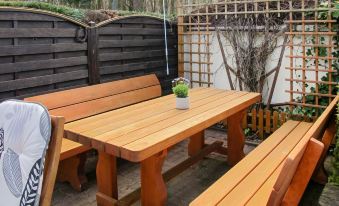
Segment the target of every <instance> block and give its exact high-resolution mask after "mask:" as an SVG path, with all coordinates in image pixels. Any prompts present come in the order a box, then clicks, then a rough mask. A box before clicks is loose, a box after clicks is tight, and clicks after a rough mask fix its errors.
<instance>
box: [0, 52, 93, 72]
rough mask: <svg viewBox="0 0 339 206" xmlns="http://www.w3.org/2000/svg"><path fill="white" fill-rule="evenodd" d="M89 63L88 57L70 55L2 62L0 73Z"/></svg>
mask: <svg viewBox="0 0 339 206" xmlns="http://www.w3.org/2000/svg"><path fill="white" fill-rule="evenodd" d="M85 64H87V57H86V56H80V57H69V58H60V59H48V60H37V61H28V62H15V63H5V64H0V74H8V73H15V72H24V71H35V70H40V69H52V68H60V67H70V66H77V65H85Z"/></svg>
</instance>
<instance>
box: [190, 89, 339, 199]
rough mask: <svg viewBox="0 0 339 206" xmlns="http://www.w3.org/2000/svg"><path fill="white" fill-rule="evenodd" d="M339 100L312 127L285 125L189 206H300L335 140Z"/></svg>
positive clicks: (296, 123) (289, 122) (336, 99)
mask: <svg viewBox="0 0 339 206" xmlns="http://www.w3.org/2000/svg"><path fill="white" fill-rule="evenodd" d="M337 101H338V96H337V97H336V98H335V99H334V100H333V101H332V102H331V104H330V105H329V106H328V107H327V108H326V110H325V111H324V112H323V114H322V115H321V116H320V117H319V118H318V119H317V121H316V122H315V123H314V124H313V125H312V124H311V123H300V122H295V121H288V122H286V123H285V124H284V125H283V126H282V127H280V128H279V129H278V130H277V131H276V132H274V133H273V134H272V135H271V136H270V137H269V138H268V139H266V140H265V141H264V142H263V143H262V144H260V145H259V146H258V147H257V148H256V149H255V150H254V151H252V152H251V153H250V154H249V155H248V156H246V157H245V158H244V159H243V160H242V161H240V162H239V163H238V164H236V165H235V166H234V167H233V168H232V169H231V170H230V171H228V172H227V173H226V174H225V175H224V176H223V177H222V178H220V179H219V180H218V181H217V182H216V183H214V184H213V185H212V186H211V187H210V188H208V189H207V190H206V191H205V192H204V193H203V194H201V195H200V196H199V197H198V198H196V199H195V200H194V201H193V202H192V203H191V204H190V205H266V204H268V205H280V204H283V205H297V204H298V203H299V201H300V199H301V197H302V195H303V192H304V190H305V188H306V186H307V184H308V182H309V180H310V178H311V176H312V173H313V172H314V170H315V168H316V165H317V164H318V165H319V159H321V156H322V155H323V154H324V151H325V150H326V149H327V147H326V144H328V143H329V142H330V139H331V138H332V137H333V133H334V130H333V128H332V127H333V125H334V124H333V125H332V124H331V121H330V118H331V116H332V114H333V112H334V109H335V106H336V104H337ZM328 123H330V125H329V127H328ZM293 125H294V126H293ZM324 131H325V133H324ZM316 139H322V141H323V142H319V141H318V140H316ZM324 143H325V146H324ZM320 162H321V161H320ZM273 188H274V189H273ZM272 189H273V192H272ZM270 196H271V197H270Z"/></svg>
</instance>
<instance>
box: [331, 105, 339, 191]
mask: <svg viewBox="0 0 339 206" xmlns="http://www.w3.org/2000/svg"><path fill="white" fill-rule="evenodd" d="M337 110H338V114H337V125H339V103H338V108H337ZM333 156H334V161H333V174H332V175H331V176H330V179H329V180H330V182H332V183H334V184H335V185H338V186H339V130H338V126H337V143H336V146H335V148H334V152H333Z"/></svg>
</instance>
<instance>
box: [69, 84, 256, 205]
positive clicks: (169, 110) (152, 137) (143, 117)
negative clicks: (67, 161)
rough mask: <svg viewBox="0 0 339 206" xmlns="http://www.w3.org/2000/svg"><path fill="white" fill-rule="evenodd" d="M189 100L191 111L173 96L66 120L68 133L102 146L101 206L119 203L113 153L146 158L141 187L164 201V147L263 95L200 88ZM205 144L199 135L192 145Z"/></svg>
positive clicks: (148, 201)
mask: <svg viewBox="0 0 339 206" xmlns="http://www.w3.org/2000/svg"><path fill="white" fill-rule="evenodd" d="M190 100H191V105H190V109H188V110H177V109H175V97H174V96H173V95H169V96H165V97H161V98H158V99H154V100H149V101H147V102H144V103H139V104H135V105H132V106H128V107H125V108H121V109H117V110H114V111H109V112H105V113H102V114H98V115H95V116H91V117H87V118H84V119H81V120H77V121H74V122H71V123H69V124H67V125H66V127H65V128H66V129H65V130H66V132H65V133H66V137H67V138H70V139H72V140H75V141H78V142H80V143H84V144H86V145H88V146H91V147H94V148H97V149H98V150H99V156H100V157H99V163H98V166H97V176H98V177H108V179H105V180H104V179H102V180H98V189H99V191H98V195H97V200H98V204H99V205H101V204H102V205H109V204H114V201H115V199H116V198H117V197H116V194H115V192H114V191H116V182H115V179H114V178H113V176H115V177H116V168H115V167H113V166H112V164H113V163H112V162H110V161H112V160H109V158H108V156H109V154H112V156H111V157H114V156H117V157H122V158H124V159H127V160H130V161H135V162H141V165H142V169H141V171H142V172H141V173H142V174H141V179H142V189H141V190H142V191H146V192H142V203H143V204H144V205H163V204H164V203H165V200H166V195H167V193H166V187H165V184H164V183H163V180H162V176H161V167H162V164H163V159H164V156H165V155H164V154H165V153H164V151H167V150H168V148H170V147H171V146H173V145H175V144H177V143H178V142H180V141H182V140H184V139H186V138H189V137H192V136H193V135H195V134H201V133H202V131H203V130H204V129H206V128H208V127H209V126H211V125H213V124H215V123H217V122H218V121H221V120H224V119H227V118H228V117H229V116H232V115H235V114H236V113H238V112H240V111H243V110H245V109H246V108H248V107H249V106H250V105H251V104H253V103H256V102H257V101H259V100H260V94H256V93H248V92H239V91H225V90H220V89H213V88H203V89H202V88H197V89H192V90H191V91H190ZM240 119H242V118H240ZM201 147H203V138H202V137H199V138H197V142H196V143H195V144H194V147H193V146H192V145H191V146H190V148H191V149H190V151H191V152H192V154H193V153H195V152H197V151H199V150H200V149H201ZM192 148H194V149H192ZM193 150H194V151H195V152H193ZM104 154H105V155H106V156H104ZM114 161H115V160H114ZM105 162H110V163H105ZM114 165H115V163H114ZM104 171H106V172H104ZM112 174H113V176H112ZM114 174H115V175H114ZM112 182H113V183H112ZM150 182H152V184H151V183H150ZM110 184H111V186H109V185H110ZM154 185H157V187H156V188H158V189H155V187H154ZM149 197H152V198H149Z"/></svg>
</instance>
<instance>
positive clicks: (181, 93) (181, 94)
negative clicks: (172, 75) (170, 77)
mask: <svg viewBox="0 0 339 206" xmlns="http://www.w3.org/2000/svg"><path fill="white" fill-rule="evenodd" d="M172 90H173V93H174V94H175V96H177V97H178V98H185V97H187V96H188V85H186V84H177V85H176V86H175V87H173V88H172Z"/></svg>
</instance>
